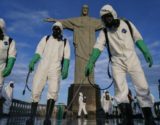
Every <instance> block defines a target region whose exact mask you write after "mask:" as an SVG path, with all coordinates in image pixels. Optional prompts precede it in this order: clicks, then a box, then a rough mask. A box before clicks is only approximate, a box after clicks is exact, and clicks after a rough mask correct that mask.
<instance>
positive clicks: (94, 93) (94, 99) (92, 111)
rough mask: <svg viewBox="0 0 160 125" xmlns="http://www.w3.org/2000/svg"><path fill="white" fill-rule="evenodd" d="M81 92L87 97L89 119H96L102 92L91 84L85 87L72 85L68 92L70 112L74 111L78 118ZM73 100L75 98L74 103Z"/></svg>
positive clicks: (84, 85)
mask: <svg viewBox="0 0 160 125" xmlns="http://www.w3.org/2000/svg"><path fill="white" fill-rule="evenodd" d="M80 86H81V87H80ZM96 86H97V87H98V85H96ZM79 87H80V89H79ZM78 89H79V91H78V93H77V90H78ZM79 92H82V93H83V95H85V96H86V97H87V101H86V110H87V112H88V117H89V118H95V117H96V111H97V109H98V108H99V107H100V90H98V89H95V88H94V87H92V86H91V85H90V84H83V85H81V84H72V85H71V86H70V87H69V91H68V106H69V110H71V111H73V113H74V116H77V114H78V108H79V104H78V98H79ZM76 93H77V94H76ZM75 95H76V96H75ZM74 97H75V98H74ZM73 98H74V101H72V99H73Z"/></svg>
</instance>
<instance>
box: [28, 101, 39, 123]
mask: <svg viewBox="0 0 160 125" xmlns="http://www.w3.org/2000/svg"><path fill="white" fill-rule="evenodd" d="M37 106H38V102H32V105H31V115H30V118H29V119H28V120H27V121H26V125H34V120H35V116H36V112H37Z"/></svg>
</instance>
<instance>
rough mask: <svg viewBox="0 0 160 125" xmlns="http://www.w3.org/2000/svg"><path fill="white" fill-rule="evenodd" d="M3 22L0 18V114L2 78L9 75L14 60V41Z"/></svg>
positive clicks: (2, 100)
mask: <svg viewBox="0 0 160 125" xmlns="http://www.w3.org/2000/svg"><path fill="white" fill-rule="evenodd" d="M5 28H6V27H5V22H4V20H3V19H1V18H0V114H1V113H2V109H3V102H4V99H3V98H2V94H1V93H2V87H3V82H4V78H5V77H7V76H9V75H10V73H11V71H12V68H13V66H14V63H15V60H16V45H15V41H14V40H13V39H12V38H10V37H9V36H7V35H6V33H5Z"/></svg>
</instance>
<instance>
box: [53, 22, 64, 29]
mask: <svg viewBox="0 0 160 125" xmlns="http://www.w3.org/2000/svg"><path fill="white" fill-rule="evenodd" d="M54 26H58V27H59V28H60V29H61V31H63V26H62V24H61V23H60V22H56V23H54V24H53V26H52V28H53V27H54Z"/></svg>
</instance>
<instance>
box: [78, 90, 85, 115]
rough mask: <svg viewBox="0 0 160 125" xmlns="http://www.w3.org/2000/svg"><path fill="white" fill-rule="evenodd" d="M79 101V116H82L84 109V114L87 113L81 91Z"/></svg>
mask: <svg viewBox="0 0 160 125" xmlns="http://www.w3.org/2000/svg"><path fill="white" fill-rule="evenodd" d="M78 102H79V110H78V116H81V113H82V110H83V112H84V114H85V115H87V111H86V103H84V102H83V93H82V92H80V93H79V99H78Z"/></svg>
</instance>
